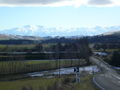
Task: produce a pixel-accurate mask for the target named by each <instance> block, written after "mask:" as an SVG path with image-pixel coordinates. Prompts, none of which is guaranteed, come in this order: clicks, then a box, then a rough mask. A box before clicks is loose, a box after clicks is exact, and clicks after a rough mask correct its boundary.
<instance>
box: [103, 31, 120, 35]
mask: <svg viewBox="0 0 120 90" xmlns="http://www.w3.org/2000/svg"><path fill="white" fill-rule="evenodd" d="M102 35H103V36H120V30H119V31H113V32H107V33H103V34H102Z"/></svg>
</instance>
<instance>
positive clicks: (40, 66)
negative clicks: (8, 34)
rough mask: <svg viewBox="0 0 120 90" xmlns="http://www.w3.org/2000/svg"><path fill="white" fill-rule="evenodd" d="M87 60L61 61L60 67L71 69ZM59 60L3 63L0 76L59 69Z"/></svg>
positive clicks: (1, 63) (0, 66) (0, 64)
mask: <svg viewBox="0 0 120 90" xmlns="http://www.w3.org/2000/svg"><path fill="white" fill-rule="evenodd" d="M85 64H86V62H85V60H83V59H81V60H61V61H60V67H70V66H77V65H80V66H82V65H85ZM57 68H59V67H58V60H40V61H1V62H0V75H4V74H19V73H27V72H35V71H42V70H51V69H57Z"/></svg>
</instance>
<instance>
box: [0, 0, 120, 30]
mask: <svg viewBox="0 0 120 90" xmlns="http://www.w3.org/2000/svg"><path fill="white" fill-rule="evenodd" d="M25 25H41V26H45V27H63V28H77V27H96V26H101V27H109V26H119V25H120V0H0V30H3V29H8V28H13V27H22V26H25Z"/></svg>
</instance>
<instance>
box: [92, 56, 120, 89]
mask: <svg viewBox="0 0 120 90" xmlns="http://www.w3.org/2000/svg"><path fill="white" fill-rule="evenodd" d="M90 61H91V62H93V63H95V64H96V65H97V66H98V67H99V68H101V70H102V72H101V73H100V74H97V75H95V76H94V78H93V82H94V83H95V84H96V85H97V86H98V87H99V88H100V89H101V90H120V75H119V74H118V73H117V72H116V71H115V70H114V69H112V67H111V66H110V65H109V64H107V63H106V62H104V61H103V60H102V59H101V58H98V57H94V56H92V57H90Z"/></svg>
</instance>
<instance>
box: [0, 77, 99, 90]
mask: <svg viewBox="0 0 120 90" xmlns="http://www.w3.org/2000/svg"><path fill="white" fill-rule="evenodd" d="M0 90H98V89H97V88H96V87H95V86H94V85H93V83H92V75H86V76H84V77H81V82H80V83H75V78H74V77H73V75H69V76H61V78H39V77H37V78H28V79H22V80H16V81H4V82H2V81H0Z"/></svg>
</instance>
